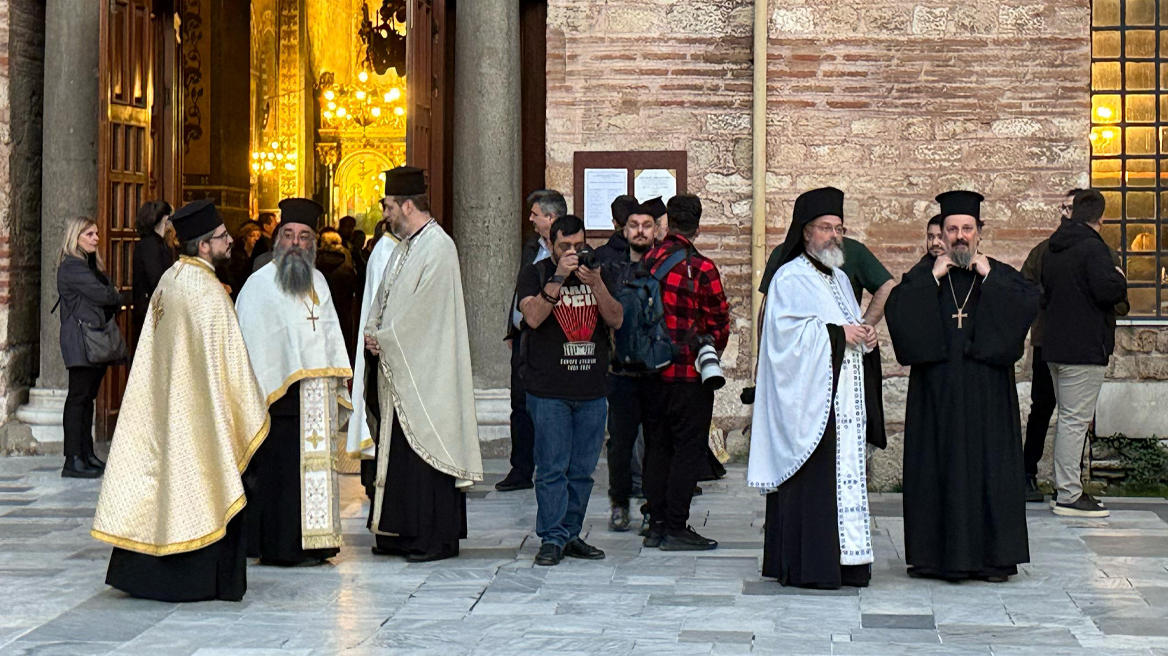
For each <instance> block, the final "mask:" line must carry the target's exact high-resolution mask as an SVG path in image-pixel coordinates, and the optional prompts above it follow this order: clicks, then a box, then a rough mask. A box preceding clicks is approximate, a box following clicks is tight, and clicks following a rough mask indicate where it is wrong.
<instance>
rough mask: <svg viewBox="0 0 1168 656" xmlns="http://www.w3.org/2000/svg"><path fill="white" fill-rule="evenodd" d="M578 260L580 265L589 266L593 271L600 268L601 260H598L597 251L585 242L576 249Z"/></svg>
mask: <svg viewBox="0 0 1168 656" xmlns="http://www.w3.org/2000/svg"><path fill="white" fill-rule="evenodd" d="M576 261H577V262H579V263H580V266H582V267H587V268H589V269H592V270H593V271H595V270H597V269H599V268H600V262H598V261H597V260H596V251H594V250H592V247H591V246H589V245H588V244H584V245H583V246H581V247H580V248H579V250H577V251H576Z"/></svg>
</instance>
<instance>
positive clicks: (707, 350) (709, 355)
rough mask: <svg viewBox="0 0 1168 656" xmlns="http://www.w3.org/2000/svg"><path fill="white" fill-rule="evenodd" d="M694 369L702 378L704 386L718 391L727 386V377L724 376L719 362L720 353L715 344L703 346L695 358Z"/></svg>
mask: <svg viewBox="0 0 1168 656" xmlns="http://www.w3.org/2000/svg"><path fill="white" fill-rule="evenodd" d="M694 368H695V369H697V370H698V373H699V374H700V375H701V377H702V384H703V385H705V386H706V387H708V388H710V389H712V390H717V389H722V386H724V385H725V384H726V376H725V375H723V374H722V363H721V362H720V361H719V360H718V352H717V351H715V350H714V345H713V344H703V345H702V347H701V348H700V349H698V355H697V357H696V358H694Z"/></svg>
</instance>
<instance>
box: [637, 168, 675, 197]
mask: <svg viewBox="0 0 1168 656" xmlns="http://www.w3.org/2000/svg"><path fill="white" fill-rule="evenodd" d="M633 195H634V196H636V197H637V202H638V203H643V202H645V201H647V200H649V199H650V198H656V197H658V196H660V197H661V201H662V202H665V203H668V202H669V199H670V198H673V197H674V196H676V195H677V172H676V171H674V170H673V169H640V170H637V171H635V172H634V181H633Z"/></svg>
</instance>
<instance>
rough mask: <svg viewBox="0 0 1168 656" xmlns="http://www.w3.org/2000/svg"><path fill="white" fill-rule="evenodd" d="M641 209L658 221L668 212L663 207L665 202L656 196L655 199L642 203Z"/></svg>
mask: <svg viewBox="0 0 1168 656" xmlns="http://www.w3.org/2000/svg"><path fill="white" fill-rule="evenodd" d="M641 208H642V209H644V211H645V213H646V214H648V215H649V216H651V217H653V218H654V219H660V218H661V217H663V216H665V215H666V214H667V213H668V212H669V210H668V208H667V207H666V206H665V202H664V201H662V200H661V197H660V196H657V197H656V198H650V199H649V200H647V201H645V202H644V203H641Z"/></svg>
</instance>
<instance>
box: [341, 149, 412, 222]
mask: <svg viewBox="0 0 1168 656" xmlns="http://www.w3.org/2000/svg"><path fill="white" fill-rule="evenodd" d="M404 163H405V150H404V148H403V149H402V150H401V152H400V155H399V157H398V158H396V159H391V157H390V156H389V155H387V154H385V153H382V152H378V151H376V150H368V149H365V150H358V151H355V152H352V153H349V154H346V155H345V156H344V157H343V158H342V159H341V162H340V163H339V164H338V165H337V172H336V174H335V175H334V176H333V188H332V193H331V196H332V207H331V208H330V209H331V213H332V215H333V216H335V217H342V216H352V217H354V218H356V219H357V229H358V230H363V231H365V234H367V235H372V234H373V226H375V225H376V224H377V222H378V221H380V220H381V206H380V204H379V202H380V200H381V197H382V196H383V195H384V193H383V190H384V189H385V171H386V170H387V169H391V168H393V167H395V166H401V165H402V164H404Z"/></svg>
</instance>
